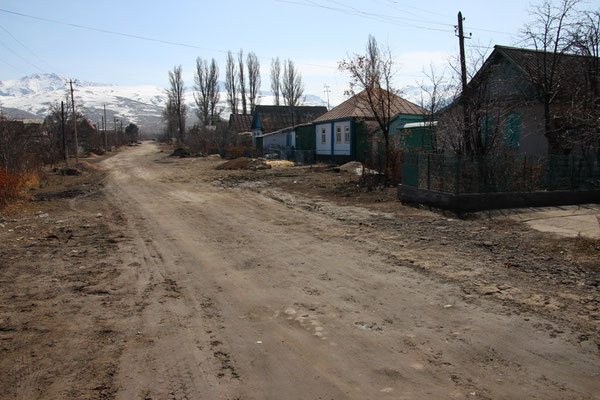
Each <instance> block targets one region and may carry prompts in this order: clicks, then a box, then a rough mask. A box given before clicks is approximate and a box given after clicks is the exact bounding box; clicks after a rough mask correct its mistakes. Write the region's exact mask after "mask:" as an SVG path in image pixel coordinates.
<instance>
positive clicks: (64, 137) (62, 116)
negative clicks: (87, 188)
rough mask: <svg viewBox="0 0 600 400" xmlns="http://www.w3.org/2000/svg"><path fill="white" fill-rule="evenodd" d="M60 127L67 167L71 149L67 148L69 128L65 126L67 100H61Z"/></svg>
mask: <svg viewBox="0 0 600 400" xmlns="http://www.w3.org/2000/svg"><path fill="white" fill-rule="evenodd" d="M60 128H61V131H62V147H63V155H64V157H65V167H66V166H68V165H69V149H68V148H67V130H66V126H65V102H64V101H61V102H60Z"/></svg>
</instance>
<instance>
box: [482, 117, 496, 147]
mask: <svg viewBox="0 0 600 400" xmlns="http://www.w3.org/2000/svg"><path fill="white" fill-rule="evenodd" d="M480 129H481V131H480V134H481V144H483V145H484V146H486V145H488V144H490V143H491V144H493V143H494V141H493V139H494V120H493V119H492V118H482V119H481V127H480ZM490 140H491V142H490Z"/></svg>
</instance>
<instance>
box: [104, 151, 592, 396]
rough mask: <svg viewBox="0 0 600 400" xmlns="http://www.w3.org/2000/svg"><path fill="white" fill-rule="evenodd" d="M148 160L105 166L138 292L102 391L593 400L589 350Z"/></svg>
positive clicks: (312, 222) (275, 205) (269, 203)
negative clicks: (125, 227)
mask: <svg viewBox="0 0 600 400" xmlns="http://www.w3.org/2000/svg"><path fill="white" fill-rule="evenodd" d="M163 159H164V154H160V153H158V152H157V149H156V148H155V147H154V146H150V145H147V146H141V147H139V148H136V150H135V151H128V152H124V153H122V154H120V155H118V156H116V157H113V158H110V159H108V160H107V161H105V162H104V166H105V167H107V168H109V169H110V171H111V178H110V181H109V182H110V183H109V184H108V185H107V191H108V192H109V193H110V194H111V195H112V197H111V199H112V200H111V203H112V204H113V205H114V206H115V207H118V208H119V209H120V210H121V211H122V212H123V213H126V214H127V215H128V221H129V224H130V229H131V231H132V232H135V240H136V241H137V245H136V248H137V249H138V250H139V254H136V255H132V257H136V258H137V259H136V261H137V264H136V265H138V266H137V269H136V275H135V279H132V281H131V285H132V286H134V287H135V291H136V292H137V293H139V294H142V295H143V304H142V305H140V307H139V308H140V309H139V313H138V315H137V316H136V319H137V321H135V329H132V330H131V335H132V337H133V335H135V336H137V340H136V341H135V344H133V345H132V344H130V345H129V346H127V348H126V349H125V351H124V353H123V354H122V357H121V361H120V367H119V374H118V379H117V384H118V387H119V388H120V390H119V391H118V393H117V398H123V399H127V398H153V399H162V398H177V399H179V398H187V399H197V398H215V399H216V398H230V399H235V398H242V399H267V398H268V399H275V398H280V399H284V398H285V399H307V398H314V399H343V398H352V399H367V398H393V399H403V398H406V399H409V398H415V399H416V398H540V399H542V398H543V399H547V398H570V397H572V398H586V397H589V398H593V397H594V396H598V393H599V392H600V383H599V382H600V380H599V379H598V378H599V377H598V373H599V371H600V368H599V366H600V362H599V359H598V352H597V351H590V349H589V348H585V347H583V346H578V345H576V344H574V343H573V342H572V341H570V340H568V337H560V338H557V337H552V336H550V335H548V332H547V330H546V329H544V328H541V329H540V327H544V326H545V325H546V324H548V321H545V320H543V319H539V318H538V317H536V316H535V315H526V316H524V315H523V314H511V313H510V312H507V310H506V309H504V308H503V307H501V306H499V305H498V304H497V303H493V302H487V301H481V302H480V303H479V304H473V303H467V302H465V301H464V300H463V297H464V293H463V292H462V290H460V289H459V288H458V287H456V286H453V285H450V284H447V283H444V282H440V281H439V280H435V279H433V278H431V277H427V276H425V275H423V274H419V273H417V272H415V271H414V270H413V269H410V268H408V267H406V266H403V265H402V264H403V263H402V262H401V261H402V260H398V259H396V260H390V259H389V258H387V257H384V256H382V255H381V254H377V252H373V251H372V248H371V247H370V246H369V244H368V243H361V242H360V241H357V240H355V237H356V236H357V235H360V231H353V230H354V228H353V227H351V228H349V227H348V226H346V225H344V224H343V223H341V222H339V221H337V220H333V219H331V218H328V217H327V216H324V215H323V214H319V213H312V212H309V211H305V210H303V209H299V208H293V207H288V206H286V205H285V204H282V203H281V202H278V201H275V200H273V199H270V198H266V197H264V196H262V195H260V194H256V193H254V192H251V191H245V190H228V189H222V188H218V187H215V186H214V185H210V184H203V183H196V184H187V183H185V182H172V181H171V180H170V179H169V175H168V174H167V173H165V169H164V168H162V166H161V160H163ZM170 173H173V171H172V170H171V171H170ZM359 229H360V228H359ZM565 336H568V335H565ZM594 350H597V349H594Z"/></svg>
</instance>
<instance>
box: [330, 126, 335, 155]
mask: <svg viewBox="0 0 600 400" xmlns="http://www.w3.org/2000/svg"><path fill="white" fill-rule="evenodd" d="M333 128H334V122H333V121H332V122H331V155H334V154H335V153H334V147H333V146H334V142H333V139H334V137H333V135H334V132H333Z"/></svg>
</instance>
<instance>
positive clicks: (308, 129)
mask: <svg viewBox="0 0 600 400" xmlns="http://www.w3.org/2000/svg"><path fill="white" fill-rule="evenodd" d="M295 136H296V138H295V140H296V148H297V149H298V150H313V149H314V142H315V141H314V128H313V126H312V125H306V126H299V127H297V128H296V135H295Z"/></svg>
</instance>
